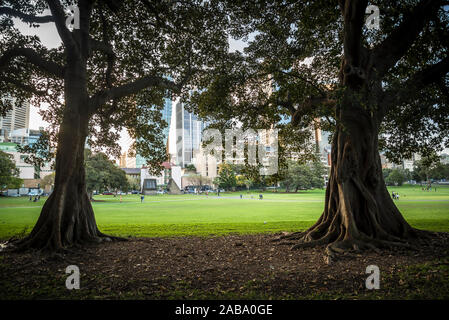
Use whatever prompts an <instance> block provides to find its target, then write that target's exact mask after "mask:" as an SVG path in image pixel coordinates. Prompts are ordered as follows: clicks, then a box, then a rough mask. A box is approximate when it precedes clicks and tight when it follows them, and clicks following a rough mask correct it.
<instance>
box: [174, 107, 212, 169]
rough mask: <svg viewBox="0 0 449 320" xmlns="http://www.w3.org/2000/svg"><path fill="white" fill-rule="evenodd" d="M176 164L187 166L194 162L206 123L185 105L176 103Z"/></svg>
mask: <svg viewBox="0 0 449 320" xmlns="http://www.w3.org/2000/svg"><path fill="white" fill-rule="evenodd" d="M175 111H176V160H175V162H176V165H179V166H182V167H185V166H186V165H188V164H191V163H192V159H193V153H194V151H196V150H199V148H200V145H201V134H202V132H203V130H204V128H205V127H206V123H205V122H203V121H201V120H199V119H198V117H197V116H196V115H195V114H193V113H191V112H188V111H187V110H185V109H184V105H183V104H182V103H181V102H179V103H177V104H176V110H175Z"/></svg>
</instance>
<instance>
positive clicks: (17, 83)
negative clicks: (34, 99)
mask: <svg viewBox="0 0 449 320" xmlns="http://www.w3.org/2000/svg"><path fill="white" fill-rule="evenodd" d="M0 79H1V81H4V82H6V83H10V84H12V85H14V86H16V87H17V88H20V89H22V90H24V91H26V92H29V93H32V94H35V95H37V96H41V97H43V96H46V95H48V91H45V90H38V89H36V88H35V87H33V86H30V85H27V84H24V83H23V82H22V81H19V80H17V79H14V78H11V77H1V78H0Z"/></svg>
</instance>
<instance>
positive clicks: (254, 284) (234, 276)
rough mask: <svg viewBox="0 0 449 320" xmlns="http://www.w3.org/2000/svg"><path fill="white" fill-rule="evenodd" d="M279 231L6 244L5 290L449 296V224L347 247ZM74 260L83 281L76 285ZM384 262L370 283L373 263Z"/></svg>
mask: <svg viewBox="0 0 449 320" xmlns="http://www.w3.org/2000/svg"><path fill="white" fill-rule="evenodd" d="M277 236H278V235H229V236H222V237H211V238H204V237H183V238H181V237H174V238H134V239H130V241H126V242H107V243H101V244H98V245H90V246H87V247H85V248H83V249H76V250H75V251H74V252H71V253H68V254H64V255H57V256H48V255H43V254H39V253H37V252H32V253H1V254H0V299H448V298H449V280H448V279H449V267H448V265H449V234H446V233H441V234H440V238H439V239H435V240H434V241H433V242H432V243H431V244H430V245H428V246H421V247H420V248H419V250H417V251H408V250H404V249H401V250H399V249H394V250H384V251H382V252H381V253H375V252H369V251H367V252H363V253H350V254H346V255H343V256H341V258H340V259H339V260H336V261H333V262H332V263H330V264H327V263H326V262H325V259H324V258H323V253H324V247H317V248H310V249H302V250H295V251H292V250H290V247H289V246H286V245H281V244H279V243H276V242H271V240H273V239H274V238H276V237H277ZM68 265H76V266H78V267H79V270H80V289H79V290H68V289H67V288H66V286H65V281H66V279H67V277H68V276H69V275H68V274H66V273H65V271H66V267H67V266H68ZM369 265H376V266H378V267H379V269H380V289H379V290H368V289H367V288H366V285H365V281H366V278H367V277H368V276H369V274H367V273H366V268H367V266H369Z"/></svg>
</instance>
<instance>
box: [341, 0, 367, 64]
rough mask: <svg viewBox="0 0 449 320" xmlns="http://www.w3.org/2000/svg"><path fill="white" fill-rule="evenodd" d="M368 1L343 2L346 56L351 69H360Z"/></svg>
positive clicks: (352, 0) (347, 0) (351, 0)
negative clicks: (363, 29)
mask: <svg viewBox="0 0 449 320" xmlns="http://www.w3.org/2000/svg"><path fill="white" fill-rule="evenodd" d="M367 3H368V1H367V0H346V1H344V2H343V1H341V3H340V5H344V8H343V9H342V11H343V19H344V40H343V46H344V55H345V61H346V63H347V64H348V65H349V66H350V67H357V68H358V67H360V63H361V50H362V28H363V24H364V22H365V10H366V6H367Z"/></svg>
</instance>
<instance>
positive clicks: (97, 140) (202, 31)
mask: <svg viewBox="0 0 449 320" xmlns="http://www.w3.org/2000/svg"><path fill="white" fill-rule="evenodd" d="M70 6H72V7H70ZM73 6H76V7H73ZM69 8H70V10H72V11H73V12H74V17H73V19H68V16H69V15H68V14H67V10H68V9H69ZM13 18H18V19H20V20H22V21H23V22H25V23H27V24H28V26H29V27H38V26H39V25H41V24H46V23H52V24H54V25H55V27H56V30H57V34H55V35H54V36H55V37H59V39H60V40H61V45H60V46H59V47H58V48H56V49H49V48H46V47H45V46H44V45H43V44H42V43H41V42H40V39H39V38H38V37H36V36H28V35H26V34H25V33H22V32H21V30H19V29H18V28H16V27H15V25H14V23H13ZM71 20H72V22H73V23H72V24H70V25H68V24H67V21H68V22H70V21H71ZM226 23H227V20H226V19H225V14H224V12H223V7H222V6H221V5H220V4H219V3H217V2H216V1H215V0H211V1H202V0H201V1H200V0H183V1H163V0H161V1H148V0H127V1H118V0H97V1H88V0H79V1H72V0H36V1H26V0H1V1H0V94H1V95H5V96H6V95H7V96H9V97H14V98H16V99H17V100H16V101H17V103H20V102H21V101H24V100H26V99H31V101H32V102H33V104H34V105H35V106H40V105H43V103H47V104H48V105H49V107H48V108H47V109H46V110H43V111H42V115H43V118H44V120H46V121H48V122H50V123H51V129H50V132H49V137H50V139H49V141H53V142H54V145H53V146H52V147H55V148H56V161H55V170H56V176H55V186H54V191H53V193H52V194H51V196H50V197H49V198H48V200H47V201H46V202H45V204H44V206H43V208H42V212H41V215H40V217H39V219H38V221H37V223H36V225H35V226H34V228H33V230H32V232H31V233H30V235H29V236H27V237H26V238H25V239H24V240H22V241H20V242H19V243H16V244H15V246H16V248H17V249H27V248H38V249H50V250H58V249H61V248H63V247H65V246H69V245H73V244H82V243H85V242H91V241H96V242H97V241H101V240H103V239H111V238H110V237H107V236H106V235H104V234H103V233H101V232H100V231H99V230H98V228H97V225H96V222H95V218H94V212H93V210H92V207H91V204H90V201H89V197H88V194H87V192H86V181H85V168H84V147H85V144H86V140H87V142H88V144H89V146H90V147H91V148H92V149H93V150H95V149H96V148H99V147H102V148H103V150H105V151H106V152H107V153H108V154H109V155H118V154H119V152H120V150H119V148H118V146H117V141H118V140H119V139H118V137H119V136H118V134H119V132H120V131H121V129H123V128H126V129H127V130H128V132H129V134H130V136H131V137H132V138H135V140H136V145H135V149H136V150H137V151H138V152H139V153H140V154H141V155H142V156H143V157H145V158H147V159H148V161H147V162H148V164H149V165H150V166H151V167H152V168H153V169H154V171H155V172H160V168H159V167H158V166H159V164H160V163H161V162H162V161H164V160H165V147H164V144H163V139H162V131H163V128H164V125H166V124H165V123H164V122H163V121H162V119H161V112H160V110H161V108H162V106H163V98H164V97H168V96H171V95H175V94H180V93H181V92H182V90H188V89H189V88H192V87H193V86H194V83H195V81H196V79H197V78H198V77H199V76H200V75H201V74H202V73H203V72H206V71H207V70H208V69H209V68H210V67H211V63H212V62H213V61H215V60H217V59H218V58H219V57H220V56H221V55H222V54H223V53H226V52H227V50H228V47H227V46H228V43H227V42H228V41H227V40H228V36H227V34H226ZM11 107H12V103H11V99H4V100H2V102H1V104H0V111H1V113H2V114H4V113H5V112H7V111H8V110H9V109H10V108H11ZM50 150H52V148H50Z"/></svg>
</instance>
